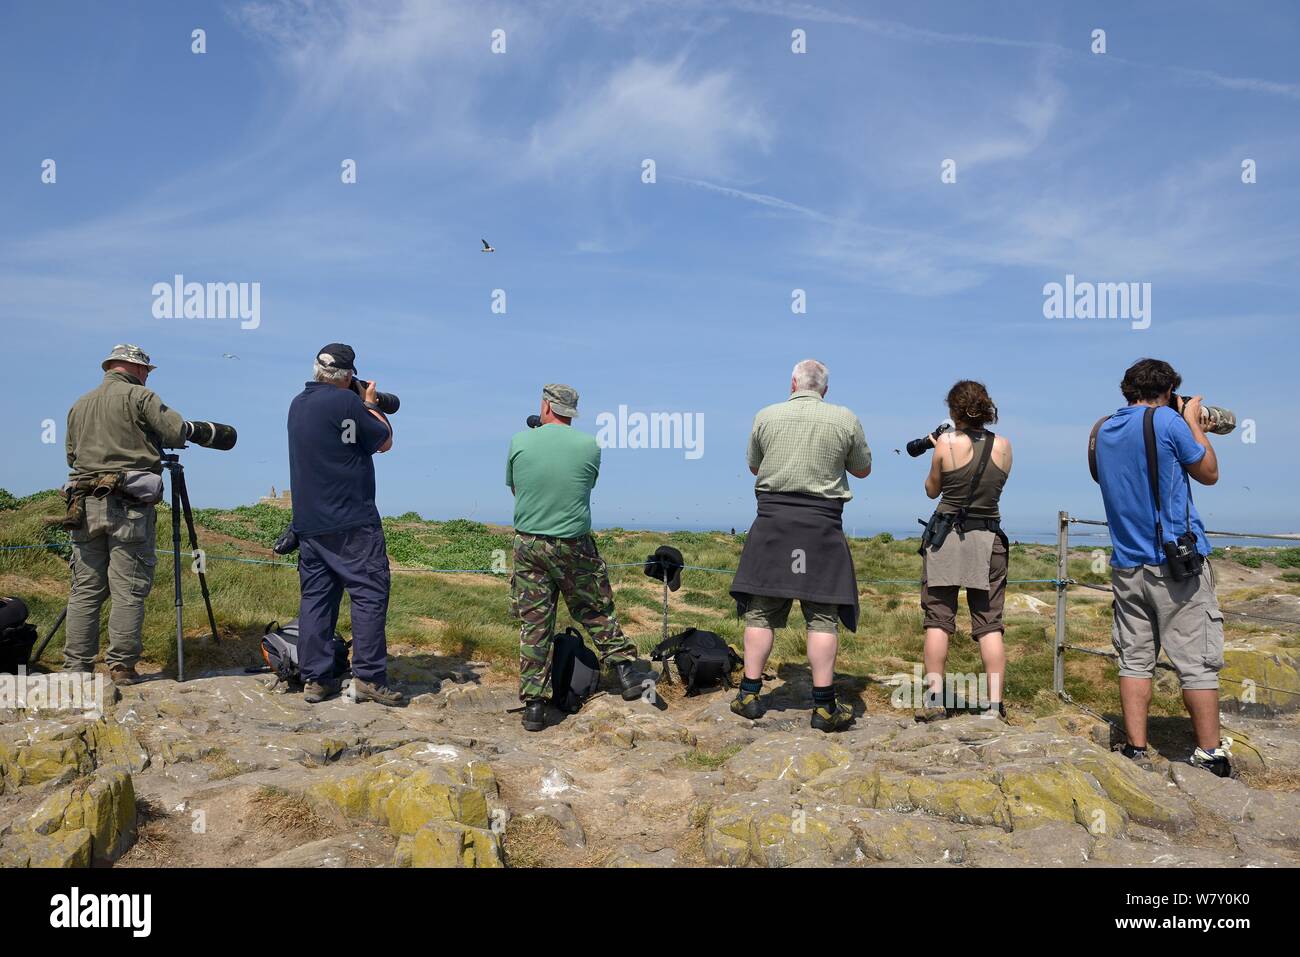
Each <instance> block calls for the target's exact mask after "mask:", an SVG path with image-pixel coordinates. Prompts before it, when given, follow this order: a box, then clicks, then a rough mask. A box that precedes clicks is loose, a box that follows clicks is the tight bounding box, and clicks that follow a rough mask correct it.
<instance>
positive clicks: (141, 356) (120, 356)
mask: <svg viewBox="0 0 1300 957" xmlns="http://www.w3.org/2000/svg"><path fill="white" fill-rule="evenodd" d="M111 362H134V363H135V364H136V365H138V366H148V368H149V371H150V372H152V371H153V370H154V369H157V368H158V367H157V366H156V365H154V364H153V363H152V362H150V361H149V353H147V352H145V351H144V350H143V349H141V348H140V347H139V346H133V345H131V344H130V343H125V342H121V343H118V344H117V345H115V346H113V351H112V352H110V353H109V354H108V358H107V359H105V360H104V361H103V362H101V363H100V364H99V367H100V368H101V369H103V370H104V371H105V372H107V371H108V366H109V363H111Z"/></svg>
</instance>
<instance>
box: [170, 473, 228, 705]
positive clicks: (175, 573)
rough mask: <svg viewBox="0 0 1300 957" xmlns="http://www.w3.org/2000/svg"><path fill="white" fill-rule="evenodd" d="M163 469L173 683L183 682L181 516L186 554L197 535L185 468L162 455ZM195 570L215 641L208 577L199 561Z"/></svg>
mask: <svg viewBox="0 0 1300 957" xmlns="http://www.w3.org/2000/svg"><path fill="white" fill-rule="evenodd" d="M162 464H163V468H165V469H166V470H167V471H168V472H170V473H171V486H172V578H173V579H174V581H173V582H172V584H173V586H174V589H173V590H174V593H175V596H176V680H177V681H184V680H185V640H184V639H185V636H184V634H183V630H182V629H183V626H184V620H183V612H182V608H183V606H184V604H185V600H184V599H183V598H182V597H181V513H182V512H184V514H185V527H186V529H187V530H188V531H189V533H190V551H191V552H197V551H198V550H199V536H198V534H197V533H196V532H195V531H194V512H193V511H191V509H190V493H189V491H188V490H187V489H186V488H185V466H183V465H181V458H180V455H179V454H177V453H175V452H165V453H163V457H162ZM195 570H196V571H197V572H198V573H199V590H200V591H202V592H203V604H204V605H205V606H206V607H207V609H208V625H209V626H210V627H211V628H212V640H213V641H216V640H217V619H216V618H215V617H213V614H212V598H211V596H210V595H209V594H208V577H207V575H206V574H205V573H204V571H203V562H202V561H201V560H200V561H199V563H198V565H196V566H195Z"/></svg>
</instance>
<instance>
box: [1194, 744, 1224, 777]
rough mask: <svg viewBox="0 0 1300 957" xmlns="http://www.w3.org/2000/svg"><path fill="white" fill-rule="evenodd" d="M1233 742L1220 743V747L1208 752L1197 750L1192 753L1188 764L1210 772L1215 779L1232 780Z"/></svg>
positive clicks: (1201, 749) (1202, 749)
mask: <svg viewBox="0 0 1300 957" xmlns="http://www.w3.org/2000/svg"><path fill="white" fill-rule="evenodd" d="M1231 747H1232V741H1231V740H1229V741H1220V742H1219V746H1218V747H1217V748H1215V749H1214V750H1212V751H1206V750H1205V749H1204V748H1197V749H1196V750H1195V751H1193V752H1192V756H1191V757H1190V758H1189V759H1188V761H1187V763H1188V764H1190V765H1191V766H1192V767H1194V768H1202V769H1204V770H1206V771H1209V772H1210V773H1211V774H1213V775H1214V776H1215V777H1219V778H1230V777H1232V762H1231V761H1230V760H1229V759H1230V758H1231V757H1232V752H1231V751H1230V750H1229V749H1230V748H1231Z"/></svg>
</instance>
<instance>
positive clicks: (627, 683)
mask: <svg viewBox="0 0 1300 957" xmlns="http://www.w3.org/2000/svg"><path fill="white" fill-rule="evenodd" d="M614 673H615V674H616V675H618V683H619V685H620V686H621V687H622V689H623V700H624V701H635V700H636V699H637V698H640V697H642V696H643V695H644V694H645V693H646V691H647V686H646V682H649V683H650V685H652V686H653V685H654V684H655V683H656V682H658V681H659V674H658V673H657V672H655V671H647V670H646V669H645V668H644V667H642V665H641V662H639V661H636V660H633V661H620V662H619V663H618V664H616V665H614Z"/></svg>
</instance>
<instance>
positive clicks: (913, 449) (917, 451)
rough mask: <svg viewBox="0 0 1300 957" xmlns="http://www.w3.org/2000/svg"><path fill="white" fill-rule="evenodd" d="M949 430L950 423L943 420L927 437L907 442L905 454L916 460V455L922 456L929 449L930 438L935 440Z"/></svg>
mask: <svg viewBox="0 0 1300 957" xmlns="http://www.w3.org/2000/svg"><path fill="white" fill-rule="evenodd" d="M951 428H952V422H951V421H950V420H948V419H944V420H943V421H942V422H940V423H939V427H938V428H937V429H935V430H934V431H933V432H931V433H930V434H929V435H923V436H921V437H920V438H919V439H913V440H912V441H911V442H908V443H907V454H908V455H910V456H911V457H912V458H916V457H917V456H918V455H924V454H925V453H926V452H927V451H929V449H930V439H931V438H935V439H937V438H938V437H939V436H941V435H943V434H944V433H945V432H947V431H949V430H950V429H951Z"/></svg>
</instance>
